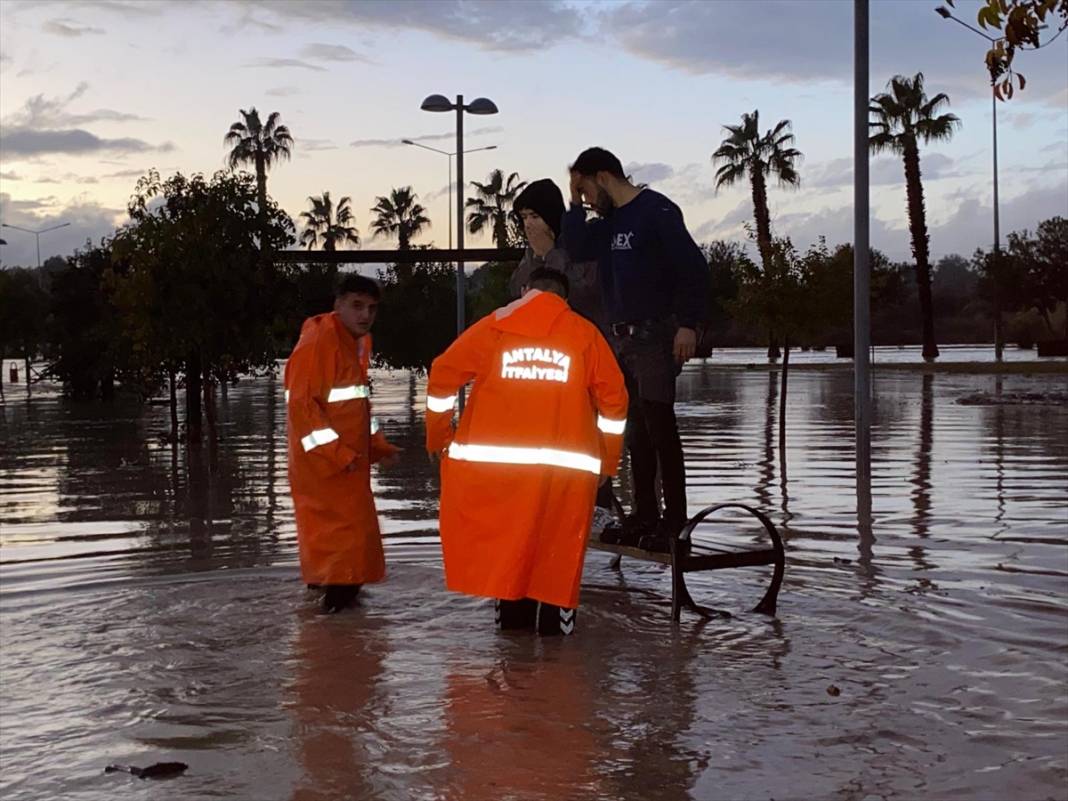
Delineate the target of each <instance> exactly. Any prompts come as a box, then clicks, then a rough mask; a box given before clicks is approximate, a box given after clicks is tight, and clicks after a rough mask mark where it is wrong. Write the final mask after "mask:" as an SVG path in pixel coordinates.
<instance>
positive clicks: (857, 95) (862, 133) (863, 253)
mask: <svg viewBox="0 0 1068 801" xmlns="http://www.w3.org/2000/svg"><path fill="white" fill-rule="evenodd" d="M868 103H869V99H868V0H853V405H854V409H853V411H854V426H855V429H856V448H857V452H856V456H857V464H856V467H857V499H858V502H860V501H861V498H862V493H863V494H865V495H866V496H867V498H868V503H869V504H870V493H871V374H870V370H869V367H870V364H869V354H870V350H869V346H870V344H871V292H870V290H871V263H870V261H871V259H870V254H869V241H868V234H869V206H868ZM858 511H859V510H858Z"/></svg>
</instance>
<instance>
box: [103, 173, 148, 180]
mask: <svg viewBox="0 0 1068 801" xmlns="http://www.w3.org/2000/svg"><path fill="white" fill-rule="evenodd" d="M146 172H148V170H119V171H118V172H109V173H108V174H107V175H101V176H100V177H101V179H103V180H105V181H107V180H111V179H115V178H140V177H141V176H142V175H144V174H145V173H146Z"/></svg>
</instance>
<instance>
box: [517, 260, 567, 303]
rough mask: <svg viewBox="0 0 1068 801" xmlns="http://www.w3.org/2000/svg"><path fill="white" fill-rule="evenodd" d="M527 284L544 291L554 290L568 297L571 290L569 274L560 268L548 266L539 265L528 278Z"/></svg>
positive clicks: (563, 296) (561, 295)
mask: <svg viewBox="0 0 1068 801" xmlns="http://www.w3.org/2000/svg"><path fill="white" fill-rule="evenodd" d="M527 286H529V287H530V288H531V289H540V290H542V291H543V292H554V293H556V294H557V295H559V296H560V297H562V298H566V297H567V295H568V293H569V292H570V291H571V284H570V282H569V281H568V280H567V276H566V275H564V274H563V273H562V272H560V271H559V270H552V269H549V268H548V267H539V268H538V269H536V270H534V271H533V272H532V273H531V274H530V278H528V279H527Z"/></svg>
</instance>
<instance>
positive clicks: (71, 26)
mask: <svg viewBox="0 0 1068 801" xmlns="http://www.w3.org/2000/svg"><path fill="white" fill-rule="evenodd" d="M41 30H43V31H44V32H45V33H52V34H55V35H56V36H67V37H71V38H74V37H78V36H87V35H90V34H95V35H99V34H102V33H104V30H103V29H102V28H92V27H90V26H88V25H82V24H81V23H78V22H75V21H74V20H72V19H50V20H48V22H46V23H45V24H44V25H42V26H41Z"/></svg>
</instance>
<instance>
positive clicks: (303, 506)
mask: <svg viewBox="0 0 1068 801" xmlns="http://www.w3.org/2000/svg"><path fill="white" fill-rule="evenodd" d="M370 359H371V337H370V336H364V337H361V338H360V339H359V340H357V339H354V338H353V337H352V335H351V334H350V333H349V332H348V331H347V330H346V329H345V327H344V326H343V325H342V324H341V321H340V320H338V318H337V315H335V314H333V313H330V314H320V315H318V316H316V317H312V318H309V319H308V320H306V321H305V323H304V326H303V328H302V329H301V333H300V340H299V341H298V342H297V346H296V347H295V348H294V349H293V353H292V355H290V357H289V361H288V362H287V363H286V370H285V386H286V409H287V412H288V423H289V426H288V428H289V485H290V488H291V490H292V494H293V508H294V511H295V512H296V518H297V540H298V543H299V547H300V568H301V576H302V577H303V579H304V581H305V583H308V584H366V583H368V582H373V581H380V580H381V579H382V578H383V576H384V575H385V571H386V566H385V558H384V556H383V553H382V537H381V534H380V533H379V529H378V515H377V514H376V512H375V504H374V498H373V497H372V495H371V464H372V462H374V461H377V460H378V459H381V458H382V457H384V456H386V455H388V454H389V453H392V452H394V451H395V450H396V449H395V448H394V447H393V446H392V445H390V444H389V443H388V442H387V441H386V439H385V437H384V435H383V434H382V433H381V432H380V431H375V432H373V431H372V418H371V402H370V390H369V385H368V381H367V370H368V366H369V364H370ZM351 464H354V467H355V469H353V470H352V471H347V470H346V468H347V467H348V466H349V465H351Z"/></svg>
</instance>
